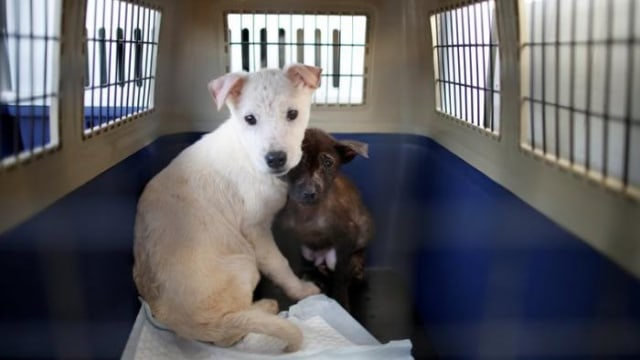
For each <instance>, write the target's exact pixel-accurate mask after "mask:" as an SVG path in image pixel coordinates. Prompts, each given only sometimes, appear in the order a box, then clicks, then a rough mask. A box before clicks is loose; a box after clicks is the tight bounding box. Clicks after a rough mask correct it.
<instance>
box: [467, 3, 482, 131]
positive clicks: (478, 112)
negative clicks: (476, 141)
mask: <svg viewBox="0 0 640 360" xmlns="http://www.w3.org/2000/svg"><path fill="white" fill-rule="evenodd" d="M471 6H473V25H474V26H475V29H474V31H473V40H474V42H473V43H474V44H478V43H482V39H480V41H478V20H480V18H482V16H480V17H478V4H473V5H471ZM469 40H471V39H469ZM474 49H475V51H476V61H475V63H476V82H475V86H478V87H479V86H480V47H479V46H475V47H474ZM474 95H475V98H476V118H477V120H478V126H480V124H482V121H483V119H481V116H482V109H481V108H480V90H479V89H476V90H475V91H474Z"/></svg>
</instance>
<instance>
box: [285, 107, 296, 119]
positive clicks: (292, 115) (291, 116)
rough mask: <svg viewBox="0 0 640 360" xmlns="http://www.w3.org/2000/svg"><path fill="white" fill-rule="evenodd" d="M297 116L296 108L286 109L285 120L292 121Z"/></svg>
mask: <svg viewBox="0 0 640 360" xmlns="http://www.w3.org/2000/svg"><path fill="white" fill-rule="evenodd" d="M297 117H298V110H296V109H289V110H287V120H289V121H293V120H295V119H296V118H297Z"/></svg>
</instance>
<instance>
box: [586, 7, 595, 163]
mask: <svg viewBox="0 0 640 360" xmlns="http://www.w3.org/2000/svg"><path fill="white" fill-rule="evenodd" d="M588 8H589V15H588V16H589V26H588V28H589V30H588V35H587V36H588V37H589V45H587V94H586V97H587V99H586V104H585V105H586V107H587V116H586V119H585V125H586V126H585V127H586V129H585V136H586V142H585V169H586V170H587V171H589V169H590V168H591V116H590V111H591V85H592V77H593V43H592V41H593V23H594V22H595V21H594V13H595V11H594V8H595V6H594V0H589V5H588Z"/></svg>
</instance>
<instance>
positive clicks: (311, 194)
mask: <svg viewBox="0 0 640 360" xmlns="http://www.w3.org/2000/svg"><path fill="white" fill-rule="evenodd" d="M302 198H303V199H304V200H305V201H313V200H315V199H316V192H315V191H305V192H303V193H302Z"/></svg>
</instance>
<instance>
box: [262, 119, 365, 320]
mask: <svg viewBox="0 0 640 360" xmlns="http://www.w3.org/2000/svg"><path fill="white" fill-rule="evenodd" d="M302 150H303V157H302V160H301V161H300V163H299V164H298V166H296V167H295V168H293V169H292V170H291V171H290V172H289V173H288V174H287V175H286V176H285V179H286V181H288V183H289V197H288V200H287V205H286V206H285V208H284V209H283V210H282V211H281V212H280V213H279V215H278V216H277V217H276V220H275V224H274V228H277V229H278V232H280V233H282V234H284V236H286V237H287V238H290V239H294V240H296V241H297V242H299V243H300V244H301V245H302V246H306V247H307V248H308V249H310V250H313V251H314V252H316V253H321V252H323V251H326V250H327V249H331V248H333V249H335V255H336V257H335V267H333V266H331V265H333V264H332V261H331V260H329V261H325V262H323V263H322V264H316V266H317V268H318V270H319V271H320V272H321V273H322V274H323V275H324V276H325V278H326V280H327V281H326V286H325V288H326V290H327V293H328V295H329V296H331V297H333V298H335V299H336V300H338V302H340V304H342V305H343V306H344V307H345V308H347V309H349V295H348V294H349V291H348V290H349V286H350V285H351V283H352V281H353V280H362V279H363V277H364V262H365V260H364V256H365V247H366V246H367V243H368V242H369V240H370V239H371V238H372V236H373V221H372V219H371V215H370V214H369V211H367V209H366V208H365V206H364V205H363V203H362V200H361V198H360V194H359V193H358V190H357V189H356V187H355V186H354V185H353V183H352V182H351V181H349V179H347V178H346V177H345V176H344V175H342V174H341V173H340V167H341V165H342V164H346V163H348V162H350V161H351V160H353V158H354V157H355V156H356V155H357V154H360V155H362V156H364V157H368V154H367V144H365V143H361V142H357V141H337V140H335V139H334V138H332V137H331V136H329V135H328V134H327V133H325V132H324V131H322V130H319V129H313V128H310V129H307V131H306V133H305V138H304V141H303V143H302ZM332 268H333V269H332Z"/></svg>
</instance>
